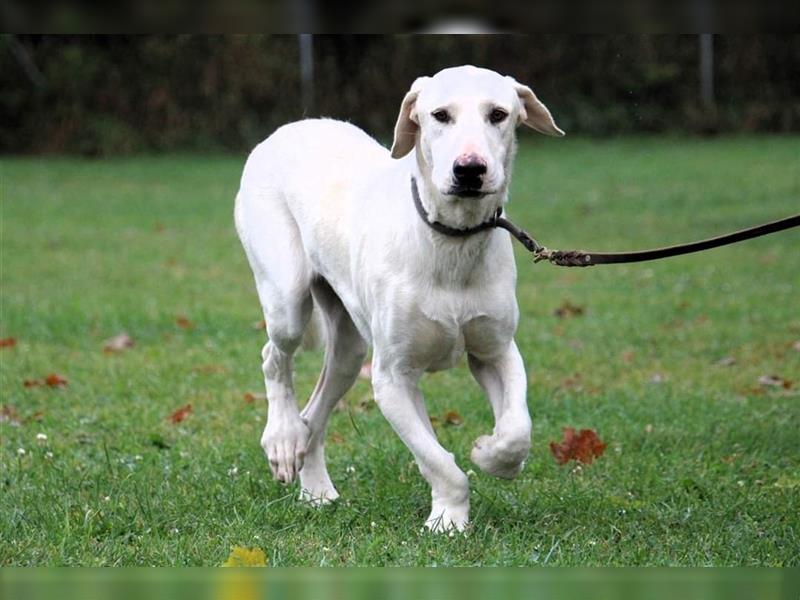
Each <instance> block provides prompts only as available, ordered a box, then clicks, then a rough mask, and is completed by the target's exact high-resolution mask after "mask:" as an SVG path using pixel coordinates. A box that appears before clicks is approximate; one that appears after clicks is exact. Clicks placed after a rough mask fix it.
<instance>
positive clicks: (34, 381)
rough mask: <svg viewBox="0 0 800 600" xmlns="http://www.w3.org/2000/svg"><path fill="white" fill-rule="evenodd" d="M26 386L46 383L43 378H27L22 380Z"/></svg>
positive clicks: (30, 386)
mask: <svg viewBox="0 0 800 600" xmlns="http://www.w3.org/2000/svg"><path fill="white" fill-rule="evenodd" d="M22 385H24V386H25V387H26V388H32V387H38V386H40V385H44V382H43V381H42V380H41V379H26V380H25V381H23V382H22Z"/></svg>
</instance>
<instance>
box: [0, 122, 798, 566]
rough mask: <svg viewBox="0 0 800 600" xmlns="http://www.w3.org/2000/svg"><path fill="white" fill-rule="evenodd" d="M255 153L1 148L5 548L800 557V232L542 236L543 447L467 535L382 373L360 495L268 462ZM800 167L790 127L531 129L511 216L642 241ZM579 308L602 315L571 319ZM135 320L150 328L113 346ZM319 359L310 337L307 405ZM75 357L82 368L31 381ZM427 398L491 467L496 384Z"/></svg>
mask: <svg viewBox="0 0 800 600" xmlns="http://www.w3.org/2000/svg"><path fill="white" fill-rule="evenodd" d="M243 162H244V157H243V156H242V157H228V156H226V157H186V156H177V157H176V156H170V157H148V158H136V159H124V160H122V159H120V160H105V161H86V160H73V159H15V158H5V159H3V160H2V163H0V164H1V165H2V325H1V326H0V336H2V337H5V336H14V337H16V338H17V340H18V343H17V345H16V347H14V348H10V349H9V348H5V349H2V350H0V360H2V370H1V371H2V373H1V374H0V386H1V387H0V393H1V394H2V404H3V405H6V406H8V405H12V406H14V407H15V408H16V410H17V412H18V413H19V415H20V418H21V419H22V420H23V424H21V425H19V426H12V425H11V424H10V423H8V422H6V423H3V424H2V425H0V427H1V428H2V429H0V433H1V434H2V435H1V437H2V442H1V443H0V461H2V462H0V469H2V473H1V474H0V477H1V478H2V479H0V481H2V493H0V514H1V515H2V519H0V564H3V565H33V564H36V565H132V564H137V565H139V564H141V565H217V564H220V563H221V562H223V561H224V560H225V558H226V557H227V555H228V553H229V551H230V549H231V546H234V545H241V546H247V547H260V548H263V549H264V550H265V551H266V553H267V555H268V557H269V562H270V564H271V565H276V566H278V565H545V564H547V565H676V564H681V565H795V566H797V565H800V516H798V506H800V450H798V448H800V396H798V389H800V351H798V350H797V348H796V347H795V346H794V345H795V343H796V342H797V341H798V340H800V301H799V300H798V296H799V294H798V292H799V291H800V290H799V289H798V283H799V282H800V280H799V275H798V273H800V238H798V232H797V231H794V232H787V233H782V234H779V235H775V236H770V237H767V238H762V239H760V240H756V241H752V242H747V243H745V244H740V245H737V246H733V247H730V248H725V249H720V250H715V251H712V252H708V253H704V254H702V255H695V256H691V257H684V258H678V259H671V260H667V261H663V262H657V263H650V264H642V265H630V266H610V267H596V268H594V269H587V270H566V269H557V268H555V267H551V266H549V265H545V264H540V265H535V266H534V265H532V264H531V263H530V260H529V258H528V257H526V256H524V254H523V252H521V251H520V252H519V253H518V255H517V261H518V267H519V274H520V277H519V286H518V291H517V295H518V298H519V301H520V306H521V322H520V327H519V331H518V334H517V339H518V343H519V345H520V348H521V351H522V354H523V356H524V358H525V361H526V366H527V369H528V371H529V374H530V388H529V395H528V403H529V405H530V409H531V413H532V415H533V422H534V428H533V448H532V451H531V456H530V460H529V461H528V465H527V467H526V468H525V470H524V472H523V473H522V475H521V476H520V477H519V478H518V479H517V480H515V481H512V482H505V481H497V480H494V479H492V478H490V477H488V476H486V475H484V474H482V473H480V472H479V473H478V474H477V475H470V479H471V481H472V488H473V495H472V520H473V527H472V529H471V531H470V532H469V534H468V535H466V536H462V535H458V536H455V537H453V538H449V537H446V536H433V535H430V534H423V533H421V532H420V526H421V524H422V522H423V520H424V518H425V517H426V516H427V512H428V510H429V501H430V496H429V488H428V486H427V484H425V482H424V481H423V480H422V478H421V476H420V475H419V473H418V471H417V469H416V467H415V466H414V464H413V463H412V458H411V455H410V453H409V452H408V451H407V450H406V449H405V447H404V446H403V445H402V443H401V442H400V441H399V439H398V438H397V436H396V435H394V434H393V433H392V431H391V429H390V427H389V425H388V424H387V423H386V422H385V421H384V419H383V418H382V417H381V415H380V413H379V411H378V410H377V409H376V408H375V405H374V402H372V401H371V391H370V388H369V385H368V383H367V382H366V381H359V382H358V383H357V384H356V386H355V387H354V389H353V390H351V392H350V393H349V394H348V395H347V397H346V399H345V408H344V409H343V410H340V411H337V412H336V413H335V414H334V416H333V418H332V423H331V433H332V434H335V435H333V438H334V439H333V440H330V441H329V444H328V458H329V467H330V471H331V475H332V478H333V480H334V482H335V483H336V485H337V487H338V489H339V492H340V493H341V495H342V498H341V500H340V501H339V502H338V503H337V504H336V505H335V506H332V507H329V508H325V509H323V510H320V511H315V510H312V509H308V508H306V507H304V506H302V505H300V504H299V503H297V502H296V500H295V496H296V493H297V489H296V487H289V488H284V487H282V486H281V485H279V484H277V483H275V482H273V481H272V480H271V478H270V477H269V475H268V469H267V465H266V460H265V458H264V456H263V454H262V450H261V448H260V446H259V438H260V433H261V429H262V428H263V426H264V418H265V408H264V406H263V404H261V403H260V402H256V403H255V404H248V403H246V402H245V401H244V400H243V394H244V393H245V392H247V391H252V392H260V391H261V390H262V379H261V373H260V356H259V353H260V349H261V346H262V344H263V342H264V339H263V335H264V334H263V332H262V331H256V330H254V329H253V328H252V324H253V322H255V321H258V320H259V319H260V318H261V316H260V313H259V307H258V302H257V298H256V294H255V291H254V286H253V282H252V278H251V274H250V271H249V268H248V266H247V264H246V262H245V259H244V255H243V252H242V250H241V248H240V246H239V243H238V240H237V239H236V236H235V233H234V229H233V224H232V203H233V196H234V194H235V190H236V188H237V183H238V177H239V175H240V173H241V167H242V165H243ZM798 173H800V139H798V138H791V137H783V138H776V137H773V138H770V137H764V138H729V139H718V140H680V139H623V140H609V141H587V140H581V139H570V138H566V139H565V140H563V141H552V140H545V139H536V140H534V139H533V138H527V137H526V138H525V140H524V143H523V144H522V145H521V149H520V153H519V157H518V159H517V166H516V173H515V180H514V193H513V197H512V204H511V205H510V209H509V212H510V215H511V216H512V218H513V219H514V220H515V221H516V222H518V223H519V224H520V225H523V226H524V227H526V228H527V229H529V230H530V231H531V232H532V233H533V234H534V236H536V237H538V238H539V239H540V241H542V242H543V243H545V244H547V245H550V246H551V247H562V248H569V247H576V246H577V247H584V248H588V249H594V250H618V249H638V248H644V247H651V246H656V245H662V244H665V243H675V242H680V241H688V240H692V239H695V238H700V237H706V236H708V235H712V234H718V233H723V232H727V231H729V230H733V229H737V228H740V227H744V226H747V225H750V224H755V223H759V222H763V221H767V220H770V219H773V218H778V217H780V216H784V215H787V214H790V213H792V212H796V211H797V210H798V207H799V206H800V176H799V175H798ZM409 202H410V199H409ZM565 300H568V301H570V302H572V303H573V304H577V305H580V306H583V307H585V313H584V314H583V315H581V316H577V317H574V318H569V319H560V318H558V317H556V316H555V315H554V310H555V309H556V308H557V307H558V306H559V305H561V304H562V302H564V301H565ZM179 315H183V316H186V317H187V318H189V319H190V320H191V321H192V322H193V324H194V328H192V329H183V328H180V327H178V326H176V323H175V319H176V316H179ZM121 331H127V332H128V333H130V335H131V336H133V337H134V338H135V340H136V346H135V347H134V348H132V349H131V350H129V351H127V352H124V353H121V354H118V355H107V354H104V353H103V351H102V343H103V340H105V339H106V338H108V337H110V336H112V335H115V334H117V333H119V332H121ZM726 356H730V357H733V358H735V360H736V364H735V365H734V366H721V365H718V364H717V361H719V359H721V358H723V357H726ZM320 363H321V354H320V353H319V352H316V351H314V352H306V353H303V354H300V355H299V356H298V358H297V377H296V383H297V390H298V396H299V397H300V398H303V399H305V398H307V397H308V395H309V393H310V392H311V390H312V388H313V385H314V383H315V380H316V376H317V373H318V370H319V368H320ZM51 372H56V373H60V374H63V375H64V376H66V377H67V378H68V379H69V385H68V386H67V387H65V388H61V389H50V388H42V387H39V388H25V387H23V384H22V382H23V380H25V379H29V378H36V377H42V376H44V375H46V374H48V373H51ZM765 374H776V375H781V376H783V377H786V378H788V379H791V380H793V385H792V387H791V388H790V389H788V390H784V389H779V388H766V387H763V386H760V385H759V383H758V378H759V377H760V376H761V375H765ZM654 378H655V379H656V380H658V379H660V380H661V381H660V382H658V381H654ZM423 391H424V392H425V395H426V398H427V402H428V407H429V410H430V412H431V414H433V415H442V414H443V413H444V412H445V411H447V410H456V411H458V412H459V413H460V414H461V415H463V417H464V423H463V425H461V426H448V425H445V424H439V425H437V431H438V434H439V437H440V439H441V441H442V443H443V444H444V445H445V446H446V447H447V448H449V449H451V450H452V451H453V452H454V453H455V456H456V460H457V461H458V463H459V464H460V465H461V466H462V467H463V468H464V469H469V468H470V467H471V464H470V463H469V449H470V446H471V443H472V440H474V438H476V437H477V436H478V435H480V434H482V433H486V432H487V431H489V430H490V428H491V417H490V411H489V408H488V404H487V402H486V401H485V400H484V398H483V397H482V393H481V391H480V389H479V388H478V386H477V385H476V384H475V383H474V382H473V381H472V379H471V377H470V376H469V373H468V370H467V369H466V367H465V366H464V365H462V366H460V367H459V368H457V369H455V370H452V371H447V372H444V373H439V374H435V375H429V376H426V377H425V378H424V380H423ZM186 403H191V404H192V405H193V408H194V410H193V413H192V414H191V415H190V416H189V417H188V418H187V419H186V420H185V421H183V422H182V423H180V424H178V425H173V424H171V423H170V422H169V421H168V416H169V415H170V413H171V412H172V411H173V410H175V409H176V408H178V407H180V406H182V405H185V404H186ZM38 411H41V413H40V414H39V418H40V419H41V420H39V421H37V420H35V419H34V418H31V417H34V416H35V415H36V413H37V412H38ZM565 426H575V427H591V428H593V429H595V430H596V431H597V432H598V433H599V435H600V436H601V437H602V438H603V439H604V440H605V441H606V442H608V449H607V451H606V453H605V455H604V456H602V457H601V458H600V459H599V460H598V461H597V462H595V463H594V464H591V465H588V466H585V467H583V468H582V469H576V468H573V466H572V465H570V466H566V467H560V466H558V465H557V464H556V463H555V461H554V460H553V457H552V456H551V454H550V450H549V447H548V443H549V442H550V441H551V440H557V439H560V436H561V429H562V427H565ZM38 433H44V434H46V435H47V440H46V442H37V439H36V436H37V434H38ZM19 448H23V449H24V450H25V454H24V456H23V455H20V454H19V452H18V449H19ZM48 453H52V454H51V455H49V454H48ZM234 467H235V468H236V470H237V472H236V474H233V471H232V469H233V468H234Z"/></svg>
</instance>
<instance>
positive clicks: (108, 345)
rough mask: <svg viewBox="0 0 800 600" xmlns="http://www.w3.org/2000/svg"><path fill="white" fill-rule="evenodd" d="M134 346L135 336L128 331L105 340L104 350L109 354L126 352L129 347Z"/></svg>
mask: <svg viewBox="0 0 800 600" xmlns="http://www.w3.org/2000/svg"><path fill="white" fill-rule="evenodd" d="M133 346H134V341H133V338H132V337H131V336H129V335H128V334H127V333H125V332H123V333H120V334H118V335H115V336H114V337H112V338H108V339H107V340H106V341H105V342H103V352H106V353H107V354H112V353H114V352H124V351H125V350H127V349H128V348H133Z"/></svg>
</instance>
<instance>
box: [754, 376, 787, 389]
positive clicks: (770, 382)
mask: <svg viewBox="0 0 800 600" xmlns="http://www.w3.org/2000/svg"><path fill="white" fill-rule="evenodd" d="M758 383H759V384H760V385H763V386H764V387H780V388H783V389H785V390H788V389H789V388H790V387H792V382H791V381H790V380H788V379H784V378H783V377H780V376H779V375H762V376H761V377H759V378H758Z"/></svg>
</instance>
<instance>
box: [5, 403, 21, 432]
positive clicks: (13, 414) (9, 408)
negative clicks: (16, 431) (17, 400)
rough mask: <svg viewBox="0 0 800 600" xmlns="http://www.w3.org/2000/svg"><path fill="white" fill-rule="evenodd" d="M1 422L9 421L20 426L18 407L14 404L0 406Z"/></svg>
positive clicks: (10, 423) (15, 425)
mask: <svg viewBox="0 0 800 600" xmlns="http://www.w3.org/2000/svg"><path fill="white" fill-rule="evenodd" d="M0 423H8V424H9V425H13V426H14V427H19V426H20V424H21V421H20V419H19V414H18V413H17V407H16V406H14V405H13V404H4V405H3V406H2V407H0Z"/></svg>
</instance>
